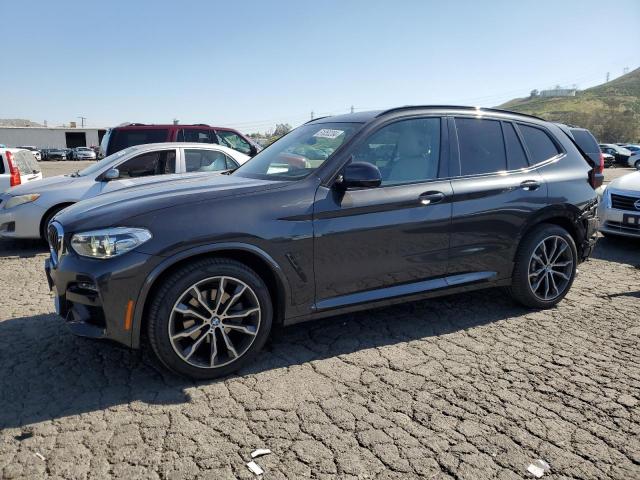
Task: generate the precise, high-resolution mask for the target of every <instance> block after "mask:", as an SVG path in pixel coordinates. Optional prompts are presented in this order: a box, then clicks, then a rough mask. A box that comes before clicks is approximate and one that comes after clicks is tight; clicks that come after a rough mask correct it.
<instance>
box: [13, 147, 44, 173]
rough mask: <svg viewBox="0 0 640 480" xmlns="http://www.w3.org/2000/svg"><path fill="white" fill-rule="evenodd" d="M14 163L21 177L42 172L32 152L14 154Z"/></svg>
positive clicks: (25, 151) (22, 151) (24, 151)
mask: <svg viewBox="0 0 640 480" xmlns="http://www.w3.org/2000/svg"><path fill="white" fill-rule="evenodd" d="M13 161H14V162H15V164H16V167H18V170H19V171H20V174H21V175H31V174H34V173H39V172H40V167H39V166H38V162H37V160H36V159H35V157H34V156H33V153H31V151H30V150H21V151H19V152H16V153H14V154H13Z"/></svg>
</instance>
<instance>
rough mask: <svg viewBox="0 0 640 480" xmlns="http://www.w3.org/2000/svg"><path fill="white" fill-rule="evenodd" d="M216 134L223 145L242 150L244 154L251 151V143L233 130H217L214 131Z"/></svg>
mask: <svg viewBox="0 0 640 480" xmlns="http://www.w3.org/2000/svg"><path fill="white" fill-rule="evenodd" d="M216 133H217V134H218V138H220V144H221V145H224V146H225V147H229V148H233V149H234V150H237V151H238V152H242V153H244V154H245V155H249V154H250V153H251V145H250V144H249V142H247V141H246V140H245V139H244V138H242V137H241V136H240V135H238V134H237V133H234V132H229V131H226V130H218V131H217V132H216Z"/></svg>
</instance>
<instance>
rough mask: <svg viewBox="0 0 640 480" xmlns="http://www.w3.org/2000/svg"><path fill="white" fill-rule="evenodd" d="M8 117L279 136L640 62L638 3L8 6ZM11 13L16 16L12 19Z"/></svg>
mask: <svg viewBox="0 0 640 480" xmlns="http://www.w3.org/2000/svg"><path fill="white" fill-rule="evenodd" d="M0 15H1V17H2V18H3V19H4V20H5V21H3V22H2V27H1V28H0V32H1V33H0V34H1V36H2V40H0V58H1V59H2V64H3V65H4V67H5V68H3V73H2V74H1V75H0V118H27V119H31V120H33V121H37V122H42V121H43V120H47V121H48V123H49V125H56V124H61V123H63V122H64V123H67V122H69V121H79V120H78V119H77V116H78V115H83V116H85V117H87V119H88V120H87V121H88V124H89V125H94V126H112V125H115V124H118V123H121V122H125V121H132V122H133V121H136V122H147V123H152V122H155V123H160V122H165V123H166V122H171V120H172V119H174V118H178V119H179V120H180V121H181V123H191V122H194V123H209V124H213V125H227V126H234V127H236V128H239V129H240V130H243V131H245V132H252V131H264V130H267V129H269V128H272V127H273V126H274V125H275V123H276V122H278V123H279V122H289V123H291V124H293V125H294V126H295V125H297V124H299V123H301V122H303V121H306V120H307V119H308V118H309V117H310V112H311V111H312V110H313V111H314V112H316V115H322V114H329V113H343V112H346V111H347V110H348V109H349V107H350V106H351V105H353V106H354V107H355V108H356V109H357V110H360V109H377V108H386V107H392V106H398V105H407V104H427V103H439V104H443V103H455V104H464V105H482V106H494V105H497V104H499V103H502V102H504V101H506V100H508V99H510V98H513V97H515V96H524V95H526V94H528V93H529V91H530V90H531V89H533V88H538V89H543V88H547V87H551V86H554V85H555V84H562V85H571V84H577V85H578V87H579V88H586V87H589V86H592V85H595V84H598V83H602V82H603V81H604V80H605V75H606V72H607V71H609V72H611V76H612V78H615V77H617V76H619V75H621V74H622V69H623V68H624V67H629V68H631V69H633V68H636V67H638V66H640V29H639V28H638V26H639V25H640V1H639V0H608V1H607V2H602V1H599V0H575V1H562V0H553V1H546V0H538V1H528V0H527V1H522V0H520V1H502V0H495V1H489V0H487V1H464V0H448V1H446V2H443V1H426V0H425V1H421V0H416V1H409V0H406V1H403V0H395V1H375V0H368V1H357V0H342V1H333V0H328V1H315V2H307V1H278V0H273V1H269V2H265V1H229V0H226V1H224V2H223V1H181V2H177V1H171V2H165V1H161V0H155V1H150V0H141V1H131V0H129V1H120V0H109V1H101V2H94V1H64V0H61V1H57V2H52V1H42V2H34V1H29V0H21V1H19V2H17V1H4V2H2V5H1V6H0ZM9 19H11V20H10V21H9Z"/></svg>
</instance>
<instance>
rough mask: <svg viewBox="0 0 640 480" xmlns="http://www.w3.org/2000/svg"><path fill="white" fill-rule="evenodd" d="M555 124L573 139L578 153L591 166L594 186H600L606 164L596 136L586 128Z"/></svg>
mask: <svg viewBox="0 0 640 480" xmlns="http://www.w3.org/2000/svg"><path fill="white" fill-rule="evenodd" d="M556 125H558V127H559V128H560V129H561V130H562V131H563V132H564V133H565V134H566V135H567V136H568V137H569V139H571V140H572V141H573V143H574V144H575V146H576V147H577V148H578V150H579V151H580V153H581V154H582V155H583V156H584V157H585V158H586V159H587V161H588V162H589V164H590V165H591V166H592V167H593V170H592V174H593V175H594V178H593V183H594V187H595V188H598V187H600V186H601V185H602V183H603V181H604V167H605V166H606V165H605V158H604V154H603V153H602V152H601V151H600V146H599V145H598V141H597V140H596V138H595V137H594V136H593V134H592V133H591V132H590V131H589V130H587V129H586V128H582V127H576V126H574V125H565V124H563V123H557V124H556Z"/></svg>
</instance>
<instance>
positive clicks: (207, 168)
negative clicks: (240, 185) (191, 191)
mask: <svg viewBox="0 0 640 480" xmlns="http://www.w3.org/2000/svg"><path fill="white" fill-rule="evenodd" d="M184 162H185V169H186V171H187V172H217V171H220V170H227V169H229V168H235V165H232V164H231V162H230V161H229V160H228V158H227V156H226V155H225V154H224V153H222V152H216V151H214V150H200V149H186V150H185V151H184Z"/></svg>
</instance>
